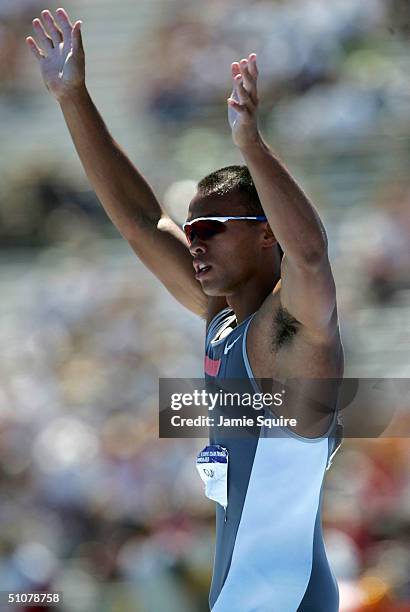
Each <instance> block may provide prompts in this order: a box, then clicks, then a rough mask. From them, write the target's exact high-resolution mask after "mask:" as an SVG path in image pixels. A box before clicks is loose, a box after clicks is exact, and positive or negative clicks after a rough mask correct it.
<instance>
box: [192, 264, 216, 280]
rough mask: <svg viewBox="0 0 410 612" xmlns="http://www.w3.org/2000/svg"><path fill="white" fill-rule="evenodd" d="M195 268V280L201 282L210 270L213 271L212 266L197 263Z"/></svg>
mask: <svg viewBox="0 0 410 612" xmlns="http://www.w3.org/2000/svg"><path fill="white" fill-rule="evenodd" d="M194 268H195V278H196V279H197V280H200V279H202V278H203V277H204V276H205V274H207V273H208V272H209V270H211V268H212V266H208V265H207V264H204V263H199V262H195V263H194Z"/></svg>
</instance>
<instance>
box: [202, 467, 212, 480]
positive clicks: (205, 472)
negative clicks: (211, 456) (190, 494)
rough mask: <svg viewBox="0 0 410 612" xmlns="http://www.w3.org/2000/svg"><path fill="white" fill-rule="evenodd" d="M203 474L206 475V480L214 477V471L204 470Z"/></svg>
mask: <svg viewBox="0 0 410 612" xmlns="http://www.w3.org/2000/svg"><path fill="white" fill-rule="evenodd" d="M204 474H206V475H207V476H208V478H213V477H214V474H215V472H214V470H207V469H206V468H204Z"/></svg>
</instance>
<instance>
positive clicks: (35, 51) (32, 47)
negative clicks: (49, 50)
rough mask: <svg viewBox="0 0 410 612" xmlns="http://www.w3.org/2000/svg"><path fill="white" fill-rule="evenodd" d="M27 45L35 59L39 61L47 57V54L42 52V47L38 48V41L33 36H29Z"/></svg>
mask: <svg viewBox="0 0 410 612" xmlns="http://www.w3.org/2000/svg"><path fill="white" fill-rule="evenodd" d="M26 43H27V45H28V47H29V49H30V50H31V51H32V53H33V55H34V57H35V58H37V59H38V60H41V59H43V58H44V57H45V54H44V53H43V52H42V50H41V49H40V47H39V46H38V44H37V43H36V41H35V40H34V38H33V37H32V36H27V38H26Z"/></svg>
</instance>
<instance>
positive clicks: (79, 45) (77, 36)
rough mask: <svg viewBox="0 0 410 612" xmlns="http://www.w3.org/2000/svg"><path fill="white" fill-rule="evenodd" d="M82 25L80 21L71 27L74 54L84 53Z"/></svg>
mask: <svg viewBox="0 0 410 612" xmlns="http://www.w3.org/2000/svg"><path fill="white" fill-rule="evenodd" d="M82 24H83V22H82V21H76V22H75V24H74V26H73V31H72V37H73V51H74V52H78V51H80V52H84V47H83V39H82V36H81V26H82Z"/></svg>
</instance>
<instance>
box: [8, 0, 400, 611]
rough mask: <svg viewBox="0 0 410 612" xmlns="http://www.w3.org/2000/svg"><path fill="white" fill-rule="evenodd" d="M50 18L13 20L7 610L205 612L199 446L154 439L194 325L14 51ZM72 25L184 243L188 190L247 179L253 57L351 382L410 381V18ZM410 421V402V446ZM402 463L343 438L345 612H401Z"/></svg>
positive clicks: (261, 10) (335, 498)
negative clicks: (233, 76) (306, 220)
mask: <svg viewBox="0 0 410 612" xmlns="http://www.w3.org/2000/svg"><path fill="white" fill-rule="evenodd" d="M56 6H57V5H56V4H55V3H54V2H53V3H52V4H51V5H50V4H49V5H47V6H46V5H43V4H42V3H41V2H40V1H39V0H0V126H1V142H2V152H3V153H2V155H1V156H0V172H1V176H2V180H1V182H0V249H1V250H0V287H1V295H2V299H1V301H0V310H1V319H0V340H1V344H2V352H1V356H0V380H1V385H0V488H1V493H2V504H1V505H0V590H1V591H5V590H30V589H31V590H41V589H49V590H62V591H64V604H63V606H62V609H63V610H67V611H70V612H71V611H73V612H92V611H96V612H97V611H98V612H105V611H107V612H108V611H115V612H130V611H131V610H132V611H133V612H140V611H141V612H159V611H166V612H174V611H175V612H176V611H178V612H185V611H186V612H193V611H195V612H203V611H206V610H208V605H207V597H208V589H209V581H210V575H211V567H212V561H213V556H212V555H213V538H214V509H213V504H212V502H209V500H207V499H206V498H205V496H204V495H203V490H202V483H201V481H200V479H199V477H198V475H197V473H196V469H195V463H194V459H195V455H196V453H197V452H198V451H199V450H200V449H201V448H202V446H203V445H204V443H205V440H199V439H196V440H165V439H161V440H159V439H158V434H157V410H158V405H157V390H158V378H159V377H160V376H162V377H167V376H168V377H174V376H175V377H178V376H181V377H189V376H192V377H198V376H201V373H202V349H203V331H204V330H203V324H202V323H201V321H198V320H197V319H196V318H195V317H194V316H193V315H191V314H190V313H189V312H188V311H184V310H183V309H182V307H180V306H179V305H178V304H176V303H174V301H173V300H172V298H171V297H170V296H169V295H168V294H167V292H166V291H165V290H164V289H163V288H162V287H161V286H160V285H159V283H158V282H157V281H156V280H155V279H153V278H152V277H151V275H150V274H149V273H148V272H147V271H146V270H145V269H144V268H143V266H142V265H141V264H140V263H139V262H138V261H137V260H136V258H135V256H134V255H133V254H132V253H131V251H130V250H129V248H128V246H127V245H126V244H125V243H124V242H123V241H122V240H120V239H119V236H118V234H117V232H116V230H115V229H114V228H113V227H112V226H111V225H110V224H109V222H108V220H107V218H106V216H105V214H104V213H103V212H102V211H101V208H100V206H99V204H98V202H97V201H96V198H95V196H94V194H93V193H92V192H91V190H90V187H89V185H88V183H87V181H86V179H85V177H84V174H83V172H82V170H81V167H80V163H79V161H78V160H77V157H76V155H75V153H74V151H73V147H72V144H71V142H70V139H69V137H68V133H67V130H66V128H65V126H64V123H63V120H62V117H61V114H60V112H59V109H58V107H57V105H56V104H55V102H54V101H53V100H52V99H51V98H50V97H49V96H48V95H47V93H46V91H45V90H44V88H43V86H42V83H41V80H40V76H39V72H38V68H37V66H36V64H35V62H34V60H33V58H32V57H31V55H30V54H29V52H28V51H27V50H26V48H25V45H24V38H25V36H26V35H28V34H29V33H30V23H31V20H32V19H33V18H34V17H35V16H37V15H38V14H39V11H40V10H41V9H43V8H50V9H54V8H56ZM65 7H66V8H67V10H68V11H69V12H70V13H71V14H72V15H73V17H74V18H75V19H77V18H81V19H82V20H83V21H84V27H83V31H84V40H85V46H86V51H87V70H88V82H89V88H90V90H91V92H92V94H93V97H94V98H95V100H96V103H97V105H98V106H99V108H100V109H101V111H102V114H103V115H104V118H105V120H106V122H107V123H108V125H109V127H110V129H111V131H112V132H113V134H114V136H115V137H116V138H117V139H118V141H119V142H121V144H122V145H123V147H124V148H125V149H126V151H127V152H128V153H129V154H130V156H131V158H132V159H133V160H134V161H135V163H136V164H137V165H138V166H139V167H140V168H141V170H142V171H143V173H144V174H145V175H146V176H147V178H148V179H149V180H150V182H151V183H152V185H153V187H154V189H155V191H156V193H157V194H158V196H159V198H160V200H161V202H162V203H163V205H164V206H165V207H166V208H167V210H168V211H169V212H170V213H171V214H172V215H173V216H174V217H175V219H176V220H178V221H182V220H183V219H184V215H185V213H186V209H187V205H188V203H189V200H190V197H191V196H192V194H193V191H194V189H195V182H196V181H198V180H199V179H200V178H202V176H204V175H205V174H206V173H208V172H210V171H212V170H213V169H216V168H217V167H221V166H224V165H228V164H231V163H242V160H241V157H240V155H239V153H238V151H237V150H235V148H234V146H233V145H232V142H231V138H230V133H229V128H228V124H227V120H226V98H227V97H228V95H229V93H230V87H229V86H230V63H231V62H232V61H234V60H238V59H240V58H242V57H244V56H245V55H247V54H248V53H250V52H252V51H255V52H256V53H257V54H258V57H259V64H260V93H261V127H262V130H263V133H264V134H265V136H266V138H267V139H268V140H269V142H270V143H271V144H272V145H273V146H274V147H275V148H276V149H277V150H278V152H279V154H280V155H281V156H282V157H283V159H284V160H285V162H286V163H287V164H288V166H289V167H290V168H291V169H292V171H293V172H294V173H295V175H296V176H297V178H298V180H300V181H301V183H302V185H303V186H304V188H305V189H306V190H307V191H308V193H309V194H310V195H311V197H312V199H313V200H314V202H315V204H316V205H317V207H318V209H319V210H320V213H321V215H322V217H323V219H324V222H325V225H326V228H327V231H328V235H329V244H330V257H331V260H332V265H333V269H334V273H335V278H336V284H337V290H338V300H339V314H340V320H341V328H342V334H343V339H344V345H345V349H346V357H347V362H346V365H347V370H346V375H347V376H353V377H356V376H357V377H358V376H368V377H382V378H387V377H402V378H405V377H407V378H408V377H409V363H410V360H409V349H410V334H409V323H408V322H409V310H410V269H409V268H410V263H409V262H410V240H409V236H410V212H409V211H410V195H409V194H410V182H409V179H408V177H409V171H408V169H409V162H410V148H409V136H410V84H409V83H410V78H409V75H410V59H409V58H410V54H409V51H410V40H409V35H410V9H409V5H408V2H405V1H404V0H332V2H331V3H330V2H327V1H326V0H304V1H302V0H281V1H279V0H277V1H273V0H270V1H269V2H268V1H266V0H252V1H250V0H246V1H244V0H240V1H238V0H236V1H235V2H234V1H233V0H209V1H208V2H207V3H206V7H205V8H204V5H203V3H200V2H199V0H166V1H165V0H158V1H157V2H155V3H153V2H148V0H145V1H141V2H139V3H138V6H136V5H135V3H134V2H132V1H131V0H122V2H121V3H118V4H117V5H115V7H114V5H113V3H112V2H109V1H108V0H88V2H80V1H79V0H76V1H74V0H67V2H66V4H65ZM175 346H178V347H179V351H178V353H176V352H175V349H174V347H175ZM403 388H404V387H403ZM406 401H407V404H406ZM409 408H410V407H409V406H408V394H407V398H404V400H403V414H402V416H401V418H402V419H403V423H404V424H405V426H404V428H403V430H402V431H403V432H404V433H405V432H406V431H407V432H408V431H409V427H408V418H409ZM406 419H407V420H406ZM406 427H407V430H406ZM409 462H410V444H409V442H408V439H407V438H406V437H402V438H399V437H396V438H384V439H379V440H369V439H368V440H346V441H345V442H344V444H343V447H342V450H341V451H340V453H339V455H338V457H337V460H336V461H335V462H334V464H333V467H332V469H331V470H330V471H329V473H328V476H327V480H326V493H325V505H324V521H325V534H326V545H327V550H328V554H329V557H330V558H331V561H332V564H333V567H334V568H335V572H336V574H337V576H338V580H339V584H340V591H341V608H340V609H341V612H370V611H372V612H404V611H407V612H409V611H410V472H409V468H408V466H409ZM20 609H21V608H20ZM30 609H31V610H33V608H30ZM42 609H44V608H42Z"/></svg>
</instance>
